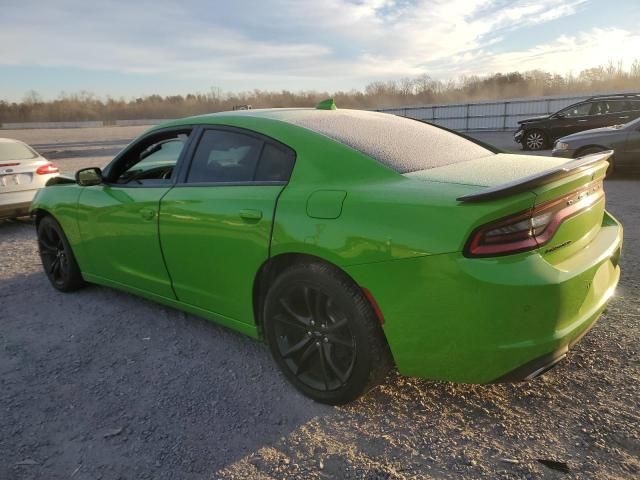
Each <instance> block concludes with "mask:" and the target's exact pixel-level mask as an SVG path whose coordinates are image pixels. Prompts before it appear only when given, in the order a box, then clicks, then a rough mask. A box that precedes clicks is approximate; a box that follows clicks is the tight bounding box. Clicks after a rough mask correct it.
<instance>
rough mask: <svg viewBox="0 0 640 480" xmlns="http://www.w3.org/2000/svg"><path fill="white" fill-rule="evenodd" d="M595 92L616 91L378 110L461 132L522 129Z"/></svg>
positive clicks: (587, 97) (591, 95) (585, 98)
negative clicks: (528, 121) (520, 126)
mask: <svg viewBox="0 0 640 480" xmlns="http://www.w3.org/2000/svg"><path fill="white" fill-rule="evenodd" d="M617 93H620V92H617ZM622 93H624V92H622ZM595 95H613V94H612V93H610V92H607V93H598V94H589V95H579V96H563V97H558V96H554V97H538V98H522V99H511V100H504V101H490V102H477V103H457V104H436V105H422V106H411V107H402V108H380V109H376V110H375V111H377V112H385V113H392V114H395V115H400V116H403V117H409V118H415V119H416V120H426V121H429V122H432V123H435V124H436V125H441V126H443V127H446V128H450V129H452V130H458V131H478V130H515V129H517V128H518V120H525V119H527V118H531V117H536V116H542V115H550V114H552V113H554V112H557V111H558V110H561V109H562V108H564V107H568V106H569V105H572V104H574V103H577V102H580V101H582V100H587V99H589V98H591V97H593V96H595Z"/></svg>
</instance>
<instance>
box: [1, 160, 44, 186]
mask: <svg viewBox="0 0 640 480" xmlns="http://www.w3.org/2000/svg"><path fill="white" fill-rule="evenodd" d="M46 163H48V162H47V161H46V160H44V159H43V158H42V157H38V158H33V159H29V160H3V161H0V193H7V192H19V191H22V190H33V189H34V188H36V186H35V185H34V184H35V183H36V178H35V177H36V173H35V171H36V169H37V168H38V167H40V166H42V165H45V164H46Z"/></svg>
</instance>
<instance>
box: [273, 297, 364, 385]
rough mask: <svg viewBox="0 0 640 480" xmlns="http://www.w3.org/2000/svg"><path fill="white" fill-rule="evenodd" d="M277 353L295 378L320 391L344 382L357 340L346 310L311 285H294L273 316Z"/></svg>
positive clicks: (351, 368) (351, 369)
mask: <svg viewBox="0 0 640 480" xmlns="http://www.w3.org/2000/svg"><path fill="white" fill-rule="evenodd" d="M274 328H275V334H276V337H277V342H278V353H279V355H280V356H281V358H282V359H283V360H284V362H285V363H286V365H287V367H288V368H289V369H290V370H291V372H292V373H293V374H294V375H295V376H296V377H297V378H298V380H299V381H300V382H301V383H303V384H304V385H306V386H307V387H309V388H313V389H315V390H319V391H325V392H326V391H330V390H337V389H339V388H340V387H343V386H345V385H346V384H347V381H348V380H349V378H350V377H351V373H352V372H353V366H354V364H355V359H356V348H357V346H356V340H355V337H354V335H353V333H352V332H351V329H350V328H349V322H348V320H347V317H346V315H345V313H344V312H343V311H342V310H341V309H340V308H339V307H338V306H337V305H335V303H334V302H333V300H332V299H331V298H330V297H329V296H328V295H326V294H325V293H323V292H321V291H320V290H318V289H316V288H314V287H311V286H293V287H292V288H291V289H290V290H289V291H288V292H287V293H286V294H285V295H283V296H282V297H281V298H280V309H279V312H278V313H277V314H276V315H275V316H274Z"/></svg>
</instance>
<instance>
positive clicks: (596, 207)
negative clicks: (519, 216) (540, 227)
mask: <svg viewBox="0 0 640 480" xmlns="http://www.w3.org/2000/svg"><path fill="white" fill-rule="evenodd" d="M611 153H612V152H604V153H600V154H594V155H589V156H586V157H583V158H581V159H578V160H571V161H567V160H566V159H559V158H551V157H538V156H531V155H510V154H497V155H494V156H492V157H484V158H480V159H475V160H470V161H467V162H461V163H457V164H450V165H446V166H443V167H439V168H433V169H430V170H422V171H419V172H412V173H408V174H405V176H406V177H409V178H413V179H416V180H423V181H428V182H442V183H449V184H461V185H468V186H477V187H480V188H478V189H477V190H474V191H473V192H472V193H471V194H468V195H464V196H462V197H459V198H458V200H459V201H461V202H462V205H467V206H471V205H474V204H475V205H477V206H478V207H479V206H483V207H488V206H490V205H496V206H498V205H499V204H503V202H504V200H507V199H509V198H514V199H515V198H516V197H520V196H521V195H522V194H523V193H525V192H527V193H530V194H533V201H532V205H531V207H530V208H531V210H532V212H533V211H537V210H539V209H544V208H545V207H546V206H548V205H555V207H554V211H555V210H558V209H560V210H562V215H560V218H561V219H560V220H559V226H557V227H556V228H554V229H549V230H548V231H546V236H545V232H542V233H540V232H539V231H538V232H537V233H536V237H535V238H536V240H537V241H538V243H539V245H540V247H539V248H538V250H537V251H538V253H540V254H541V255H543V256H544V257H545V258H546V259H547V260H548V261H549V262H551V263H559V262H562V261H563V260H565V259H566V258H568V257H569V256H571V255H573V254H574V253H576V252H577V251H579V250H580V249H582V248H584V247H585V246H586V245H588V244H589V242H590V241H591V240H592V239H593V238H594V237H595V236H596V235H597V234H598V232H599V231H600V228H601V226H602V222H603V215H604V208H605V201H604V192H603V185H602V181H603V179H604V177H605V174H606V170H607V166H608V163H607V162H606V159H607V158H608V157H609V156H610V155H611ZM523 210H524V212H526V207H525V208H524V209H521V210H520V211H516V210H513V211H512V212H510V213H511V214H515V213H519V212H522V211H523ZM504 216H505V214H504V211H503V210H502V209H496V215H495V216H494V217H493V218H492V220H497V219H500V218H502V217H504ZM482 223H487V222H486V218H483V219H482ZM479 225H481V224H479ZM479 225H476V226H479Z"/></svg>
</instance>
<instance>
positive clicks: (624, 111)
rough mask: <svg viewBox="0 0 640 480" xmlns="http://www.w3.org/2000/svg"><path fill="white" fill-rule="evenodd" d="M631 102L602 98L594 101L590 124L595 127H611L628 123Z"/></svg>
mask: <svg viewBox="0 0 640 480" xmlns="http://www.w3.org/2000/svg"><path fill="white" fill-rule="evenodd" d="M629 108H630V107H629V102H628V101H627V100H600V101H598V102H595V103H594V106H593V108H592V112H591V116H592V121H591V122H590V124H592V125H593V128H599V127H609V126H611V125H618V124H621V123H627V122H628V121H629V120H628V118H629V115H628V110H629Z"/></svg>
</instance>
